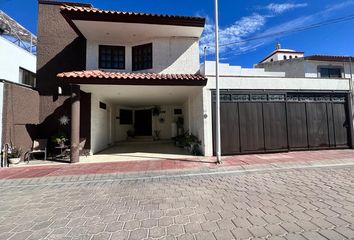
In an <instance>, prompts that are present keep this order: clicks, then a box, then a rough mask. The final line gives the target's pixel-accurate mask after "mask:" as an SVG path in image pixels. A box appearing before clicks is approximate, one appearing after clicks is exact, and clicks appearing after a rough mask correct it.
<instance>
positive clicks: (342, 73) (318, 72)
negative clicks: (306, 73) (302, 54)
mask: <svg viewBox="0 0 354 240" xmlns="http://www.w3.org/2000/svg"><path fill="white" fill-rule="evenodd" d="M323 69H327V70H334V69H336V70H339V72H340V75H339V76H338V77H337V76H335V77H333V76H331V74H330V73H329V72H328V74H327V75H328V76H322V70H323ZM317 76H318V77H319V78H327V79H338V78H344V68H343V67H342V66H325V65H321V66H318V67H317Z"/></svg>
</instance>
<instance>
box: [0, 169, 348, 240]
mask: <svg viewBox="0 0 354 240" xmlns="http://www.w3.org/2000/svg"><path fill="white" fill-rule="evenodd" d="M57 180H58V179H57ZM99 180H100V181H99ZM6 181H12V180H6ZM0 191H1V193H0V239H11V240H15V239H20V240H25V239H34V240H38V239H48V240H49V239H51V240H54V239H68V240H69V239H70V240H74V239H88V240H94V239H102V240H105V239H111V240H115V239H181V240H189V239H191V240H192V239H193V240H199V239H200V240H208V239H213V240H215V239H216V240H223V239H287V240H293V239H299V240H302V239H316V240H321V239H354V167H350V166H345V167H344V166H342V167H336V168H334V167H332V168H313V169H291V170H275V171H263V172H254V173H247V174H235V173H223V174H213V175H207V174H206V175H203V176H189V177H187V176H180V177H176V176H175V177H161V178H151V179H148V178H146V179H139V180H131V179H130V180H124V179H116V180H114V181H105V179H104V178H102V179H96V180H95V179H90V180H89V181H88V180H87V181H86V180H85V178H84V176H81V178H80V179H78V181H77V182H63V183H60V181H56V182H55V183H52V184H49V183H48V182H46V181H45V178H42V179H40V180H38V181H37V182H31V183H28V184H20V183H19V182H16V184H14V185H11V186H10V185H6V184H5V181H2V182H1V183H0Z"/></svg>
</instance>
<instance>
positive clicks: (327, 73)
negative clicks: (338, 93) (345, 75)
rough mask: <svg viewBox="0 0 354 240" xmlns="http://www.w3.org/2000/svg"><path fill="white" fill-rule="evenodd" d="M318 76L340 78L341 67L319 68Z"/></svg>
mask: <svg viewBox="0 0 354 240" xmlns="http://www.w3.org/2000/svg"><path fill="white" fill-rule="evenodd" d="M320 77H322V78H342V69H341V68H328V67H327V68H326V67H324V68H320Z"/></svg>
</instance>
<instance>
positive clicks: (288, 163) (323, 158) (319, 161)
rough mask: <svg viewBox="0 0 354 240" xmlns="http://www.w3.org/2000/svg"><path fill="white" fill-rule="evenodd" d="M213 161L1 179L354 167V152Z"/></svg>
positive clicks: (25, 171) (26, 173) (10, 172)
mask: <svg viewBox="0 0 354 240" xmlns="http://www.w3.org/2000/svg"><path fill="white" fill-rule="evenodd" d="M214 161H215V160H214V158H207V157H201V158H197V159H196V158H193V159H176V160H174V159H166V160H158V161H127V162H110V163H104V162H103V163H77V164H66V165H44V166H23V167H16V168H2V169H0V179H3V180H5V179H23V178H43V177H59V176H81V175H94V174H96V175H97V174H99V175H102V174H120V175H129V174H135V175H136V174H138V175H140V176H142V175H147V174H154V173H156V174H161V173H176V174H177V173H184V172H196V173H198V172H215V171H227V170H247V169H272V168H284V167H301V166H302V167H304V166H315V165H316V166H317V165H318V166H321V165H326V166H328V165H329V166H330V165H333V166H335V165H338V164H339V165H343V164H346V165H354V150H349V149H347V150H323V151H306V152H305V151H303V152H289V153H274V154H251V155H237V156H226V157H223V164H221V165H216V164H215V163H214Z"/></svg>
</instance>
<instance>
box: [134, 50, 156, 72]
mask: <svg viewBox="0 0 354 240" xmlns="http://www.w3.org/2000/svg"><path fill="white" fill-rule="evenodd" d="M132 54H133V56H132V60H133V62H132V63H133V71H138V70H144V69H151V68H152V43H149V44H144V45H140V46H135V47H133V49H132Z"/></svg>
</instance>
